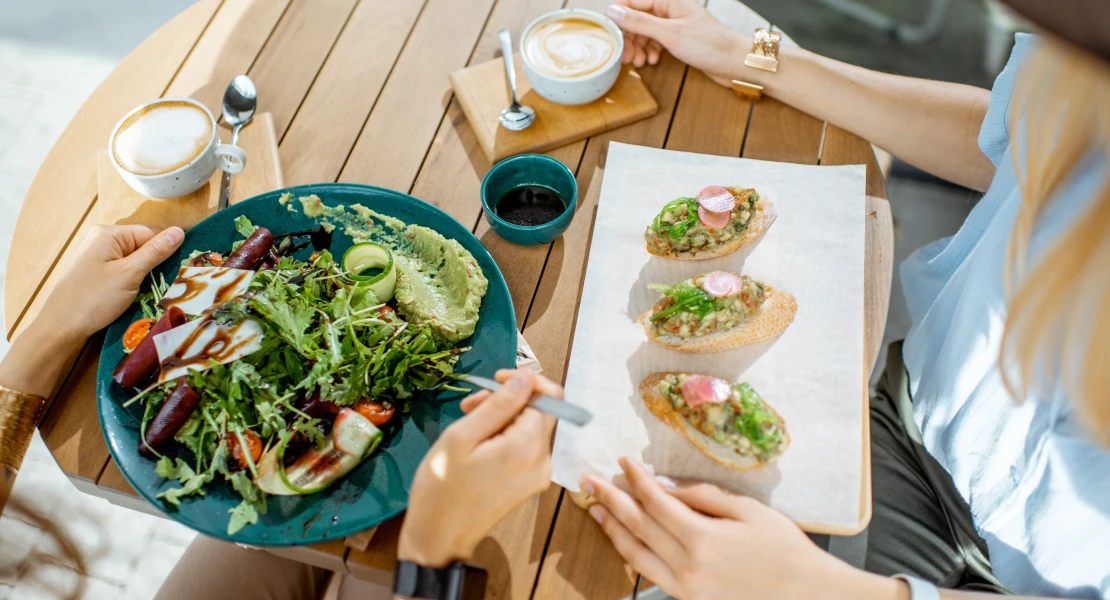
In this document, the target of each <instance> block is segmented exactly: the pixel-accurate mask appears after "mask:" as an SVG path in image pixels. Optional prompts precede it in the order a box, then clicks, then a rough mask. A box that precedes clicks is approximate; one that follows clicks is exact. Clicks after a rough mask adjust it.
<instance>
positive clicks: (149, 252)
mask: <svg viewBox="0 0 1110 600" xmlns="http://www.w3.org/2000/svg"><path fill="white" fill-rule="evenodd" d="M184 239H185V233H184V232H182V231H181V228H180V227H170V228H169V229H165V230H161V231H159V230H158V229H154V228H151V227H147V226H145V225H121V226H104V225H101V226H97V227H94V228H93V229H92V230H91V231H90V232H89V235H88V237H86V238H85V241H84V242H83V243H82V244H81V246H80V248H78V249H77V257H76V258H75V260H74V262H73V263H72V264H71V265H70V267H69V270H68V271H66V273H65V275H63V276H62V279H61V280H60V281H59V282H58V286H57V287H56V288H54V291H53V292H52V293H51V294H50V297H49V298H48V299H47V301H46V305H45V306H44V307H43V309H42V313H40V314H39V316H38V318H37V319H36V321H37V322H44V323H47V324H49V326H50V327H51V328H53V329H55V330H56V331H57V332H59V333H60V334H61V335H63V336H65V337H68V338H71V339H83V338H86V337H88V336H90V335H92V334H93V333H95V332H97V331H100V330H101V329H103V328H105V327H107V326H108V325H110V324H111V323H112V321H114V320H116V318H117V317H119V316H120V315H121V314H123V311H125V310H127V307H128V306H130V305H131V303H132V302H134V301H135V296H136V295H137V294H138V293H139V286H140V285H142V283H143V279H145V278H146V276H147V274H149V273H150V271H151V270H153V269H154V267H157V266H158V265H159V264H161V262H162V261H164V260H166V259H167V258H169V257H170V255H171V254H173V253H174V251H175V250H177V247H178V246H180V245H181V241H182V240H184Z"/></svg>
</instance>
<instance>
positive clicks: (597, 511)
mask: <svg viewBox="0 0 1110 600" xmlns="http://www.w3.org/2000/svg"><path fill="white" fill-rule="evenodd" d="M590 516H591V517H593V518H594V520H595V521H597V522H598V523H600V522H601V507H600V506H597V505H596V504H595V505H594V506H591V507H590Z"/></svg>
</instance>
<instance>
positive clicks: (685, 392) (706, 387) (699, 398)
mask: <svg viewBox="0 0 1110 600" xmlns="http://www.w3.org/2000/svg"><path fill="white" fill-rule="evenodd" d="M730 394H732V387H731V386H729V384H728V382H727V381H725V380H724V379H717V378H716V377H706V376H704V375H691V376H689V377H687V378H686V381H685V382H684V383H683V384H682V399H683V400H685V401H686V403H687V404H689V405H690V406H700V405H702V404H705V403H707V402H714V403H716V402H724V401H725V400H728V397H729V395H730Z"/></svg>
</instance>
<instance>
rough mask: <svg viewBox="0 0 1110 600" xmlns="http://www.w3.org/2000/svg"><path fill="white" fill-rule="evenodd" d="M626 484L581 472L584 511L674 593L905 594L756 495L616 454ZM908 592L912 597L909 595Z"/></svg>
mask: <svg viewBox="0 0 1110 600" xmlns="http://www.w3.org/2000/svg"><path fill="white" fill-rule="evenodd" d="M621 468H622V469H623V470H624V472H625V476H626V477H627V487H628V491H627V492H625V491H622V490H621V489H620V488H618V487H617V486H615V485H613V484H611V483H608V482H606V481H602V480H600V479H598V478H595V477H587V478H586V479H585V480H584V481H583V483H582V488H583V491H585V492H586V493H589V494H591V495H593V496H594V497H595V498H597V501H598V504H596V505H594V506H593V507H592V508H590V515H591V516H592V517H593V518H594V519H595V520H597V521H598V522H599V523H600V524H601V527H602V529H604V530H605V533H606V534H607V535H608V536H609V538H610V539H612V540H613V545H614V546H615V547H616V549H617V552H620V554H621V556H623V557H624V558H625V560H627V561H628V563H629V564H630V565H632V568H634V569H636V570H637V571H639V572H640V573H642V574H643V575H644V576H645V577H647V578H649V579H651V580H652V581H654V582H656V583H657V584H658V585H659V587H661V588H663V590H664V591H666V592H667V593H668V594H670V595H672V596H675V597H676V598H683V599H687V598H730V599H737V598H739V599H743V598H752V599H755V598H840V597H843V598H857V599H860V598H890V599H894V598H901V597H903V596H902V594H903V590H902V589H901V587H900V586H901V584H899V583H898V582H896V581H894V580H890V579H886V578H882V577H878V576H872V575H868V574H866V573H864V572H862V571H857V570H855V569H852V568H851V567H849V566H848V565H846V564H844V563H841V562H840V561H838V560H836V559H835V558H833V557H832V556H830V555H829V554H826V553H825V552H823V551H822V550H821V549H819V548H818V547H817V546H816V545H814V544H813V542H811V541H810V540H809V538H807V537H806V536H805V534H804V533H802V531H801V530H800V529H798V527H797V526H796V525H794V523H793V522H791V521H790V520H789V519H787V518H786V517H785V516H783V515H782V514H780V513H778V512H776V511H775V510H772V509H771V508H768V507H767V506H765V505H763V504H761V503H760V502H759V501H757V500H753V499H751V498H747V497H744V496H735V495H732V494H729V493H727V492H724V491H722V490H721V489H720V488H717V487H715V486H712V485H709V484H705V483H702V484H693V485H686V484H683V485H677V484H675V483H674V482H673V481H671V480H669V479H667V478H665V477H660V478H658V479H656V478H653V477H652V476H651V475H649V474H648V472H647V471H646V470H645V469H644V468H643V467H642V466H640V465H639V464H638V463H635V462H633V461H631V460H629V459H627V458H624V459H621ZM905 597H908V595H907V596H905Z"/></svg>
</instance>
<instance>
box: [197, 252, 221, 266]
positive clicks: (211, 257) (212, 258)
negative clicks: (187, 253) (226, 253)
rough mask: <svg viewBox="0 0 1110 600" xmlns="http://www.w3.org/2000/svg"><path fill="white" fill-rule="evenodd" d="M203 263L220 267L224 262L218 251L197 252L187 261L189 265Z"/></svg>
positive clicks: (203, 264) (202, 264) (200, 264)
mask: <svg viewBox="0 0 1110 600" xmlns="http://www.w3.org/2000/svg"><path fill="white" fill-rule="evenodd" d="M205 263H208V264H210V265H212V266H213V267H222V266H223V264H224V257H223V256H221V255H220V253H219V252H208V253H205V254H198V255H196V256H194V257H193V259H192V260H190V261H189V266H190V267H203V266H205Z"/></svg>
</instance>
